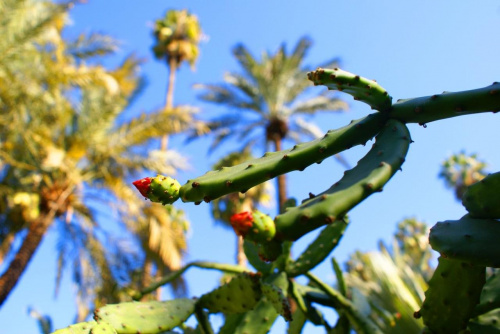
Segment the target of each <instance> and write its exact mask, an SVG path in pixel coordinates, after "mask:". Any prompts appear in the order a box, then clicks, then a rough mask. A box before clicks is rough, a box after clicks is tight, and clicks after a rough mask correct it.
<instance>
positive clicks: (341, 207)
mask: <svg viewBox="0 0 500 334" xmlns="http://www.w3.org/2000/svg"><path fill="white" fill-rule="evenodd" d="M409 144H410V134H409V133H408V129H407V128H406V127H405V126H404V124H402V123H400V122H398V121H389V122H388V123H387V124H386V126H385V127H384V129H383V131H381V133H380V134H379V135H378V136H377V139H376V142H375V144H374V145H373V147H372V149H371V150H370V151H369V152H368V154H367V155H366V156H365V157H364V158H363V159H361V160H360V161H359V162H358V165H357V166H356V167H354V168H353V169H351V170H349V171H347V172H346V173H345V175H344V177H343V178H342V179H341V180H340V181H339V182H337V183H335V184H334V185H333V186H332V187H330V188H329V189H328V190H326V191H324V192H323V193H321V194H319V195H316V196H315V197H313V198H311V199H308V200H306V201H304V202H303V203H302V204H301V205H299V206H297V207H293V208H289V209H288V210H287V211H286V212H285V213H283V214H281V215H278V216H277V217H276V218H275V223H276V238H277V239H278V240H297V239H298V238H299V237H301V236H302V235H304V234H305V233H307V232H309V231H312V230H313V229H315V228H318V227H320V226H322V225H325V224H329V223H333V222H334V221H335V220H336V219H338V218H340V217H342V216H343V215H345V214H346V213H347V212H348V211H349V210H350V209H352V208H353V207H354V206H355V205H357V204H358V203H360V202H361V201H362V200H364V199H365V198H366V197H368V196H369V195H371V194H373V193H374V192H377V191H381V190H382V187H383V186H384V185H385V183H386V182H387V181H389V179H390V178H391V177H392V176H393V175H394V174H395V173H396V171H397V170H398V169H400V167H401V165H402V164H403V162H404V159H405V156H406V153H407V151H408V147H409Z"/></svg>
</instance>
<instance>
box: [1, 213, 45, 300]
mask: <svg viewBox="0 0 500 334" xmlns="http://www.w3.org/2000/svg"><path fill="white" fill-rule="evenodd" d="M54 214H55V212H52V210H51V212H46V213H45V214H41V215H40V216H39V217H38V218H37V219H35V220H33V221H32V222H31V224H30V225H29V227H28V234H27V235H26V237H25V238H24V240H23V243H22V245H21V248H19V250H18V252H17V254H16V255H15V257H14V259H13V260H12V262H11V263H10V265H9V267H8V268H7V270H6V271H5V272H4V273H3V275H2V276H1V277H0V306H1V305H2V304H3V303H4V302H5V300H6V299H7V297H8V296H9V294H10V292H11V291H12V290H13V289H14V287H15V286H16V284H17V282H18V281H19V279H20V278H21V275H22V274H23V272H24V270H25V269H26V267H27V266H28V263H29V262H30V260H31V258H32V257H33V255H34V254H35V252H36V250H37V249H38V246H39V245H40V243H41V241H42V239H43V236H44V235H45V233H46V232H47V229H48V228H49V226H50V225H51V224H52V222H53V221H54Z"/></svg>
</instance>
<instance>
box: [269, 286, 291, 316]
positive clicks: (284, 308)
mask: <svg viewBox="0 0 500 334" xmlns="http://www.w3.org/2000/svg"><path fill="white" fill-rule="evenodd" d="M262 293H263V295H264V296H266V298H267V301H268V302H270V303H271V304H272V305H273V307H274V309H275V310H276V312H278V313H279V314H280V315H281V316H282V317H283V318H285V320H286V321H291V320H292V310H291V308H290V303H289V302H288V299H287V298H286V296H285V293H284V292H283V290H281V289H280V288H278V287H277V286H275V285H273V284H270V283H262Z"/></svg>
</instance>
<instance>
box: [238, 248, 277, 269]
mask: <svg viewBox="0 0 500 334" xmlns="http://www.w3.org/2000/svg"><path fill="white" fill-rule="evenodd" d="M258 248H260V247H259V245H257V244H255V243H253V242H251V241H248V240H244V241H243V249H244V251H245V255H246V257H247V260H248V262H249V263H250V264H251V265H252V267H254V268H255V269H256V270H257V271H258V272H260V273H262V274H264V275H265V274H267V273H269V272H271V270H272V269H273V265H272V264H271V263H267V262H266V261H264V260H262V259H261V257H260V256H259V249H258Z"/></svg>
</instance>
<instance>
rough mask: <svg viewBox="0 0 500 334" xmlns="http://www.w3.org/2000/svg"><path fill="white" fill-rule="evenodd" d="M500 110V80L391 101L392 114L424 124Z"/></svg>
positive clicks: (405, 121)
mask: <svg viewBox="0 0 500 334" xmlns="http://www.w3.org/2000/svg"><path fill="white" fill-rule="evenodd" d="M491 111H492V112H498V111H500V83H498V82H494V83H493V84H492V85H490V86H487V87H484V88H479V89H473V90H468V91H462V92H454V93H448V92H445V93H443V94H436V95H432V96H425V97H417V98H414V99H406V100H400V101H398V102H397V103H394V104H393V105H392V108H391V111H390V113H389V114H390V118H394V119H398V120H400V121H401V122H404V123H419V124H425V123H429V122H433V121H437V120H440V119H445V118H450V117H455V116H462V115H467V114H474V113H482V112H491Z"/></svg>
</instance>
